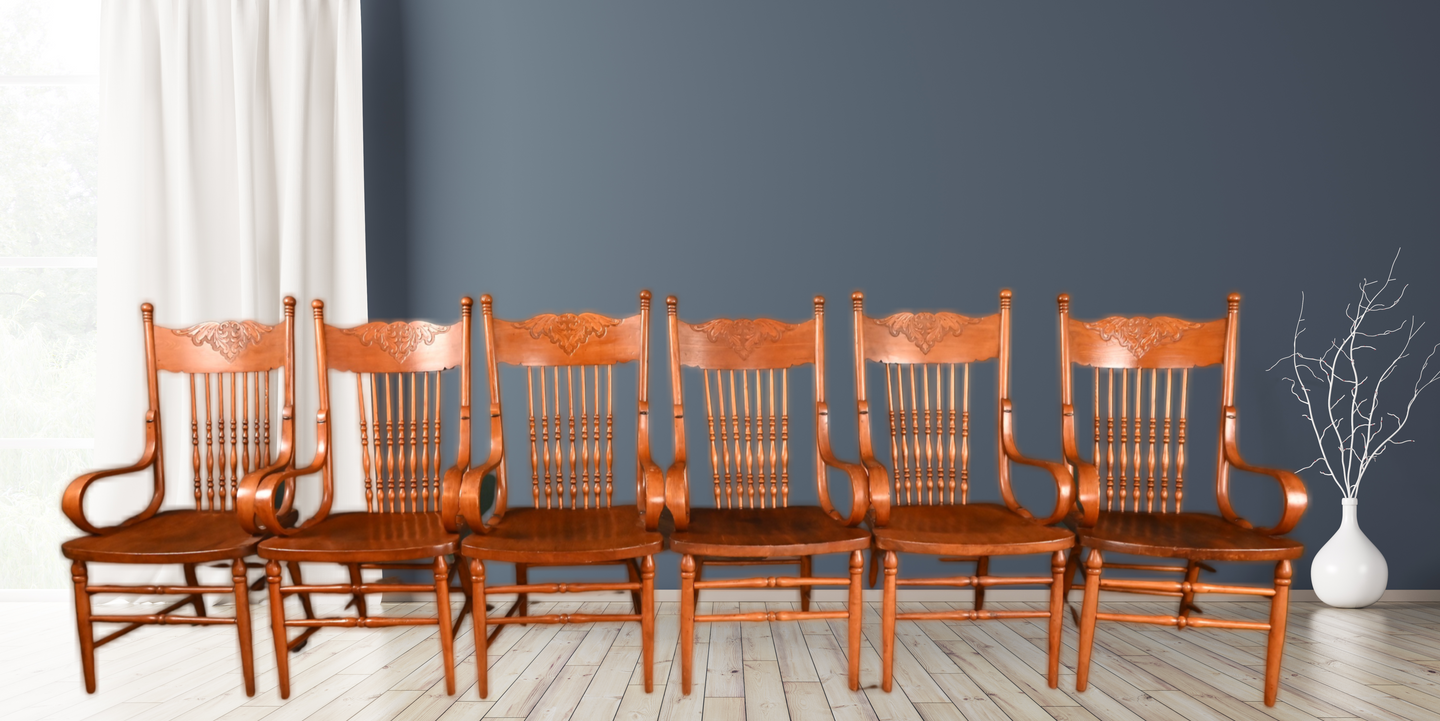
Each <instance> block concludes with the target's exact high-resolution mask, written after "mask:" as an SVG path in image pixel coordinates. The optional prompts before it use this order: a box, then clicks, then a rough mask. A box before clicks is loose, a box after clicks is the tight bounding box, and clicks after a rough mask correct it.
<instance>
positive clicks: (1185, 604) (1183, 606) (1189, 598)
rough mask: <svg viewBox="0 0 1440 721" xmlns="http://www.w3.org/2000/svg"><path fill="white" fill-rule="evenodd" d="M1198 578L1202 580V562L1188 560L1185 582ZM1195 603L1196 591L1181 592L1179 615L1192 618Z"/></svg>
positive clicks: (1192, 581) (1194, 580) (1191, 581)
mask: <svg viewBox="0 0 1440 721" xmlns="http://www.w3.org/2000/svg"><path fill="white" fill-rule="evenodd" d="M1198 580H1200V564H1199V563H1197V562H1195V561H1189V562H1187V565H1186V567H1185V582H1186V583H1191V584H1193V583H1195V582H1196V581H1198ZM1194 605H1195V592H1194V591H1185V592H1184V593H1182V594H1180V613H1179V616H1180V617H1181V618H1190V610H1191V608H1192V607H1194Z"/></svg>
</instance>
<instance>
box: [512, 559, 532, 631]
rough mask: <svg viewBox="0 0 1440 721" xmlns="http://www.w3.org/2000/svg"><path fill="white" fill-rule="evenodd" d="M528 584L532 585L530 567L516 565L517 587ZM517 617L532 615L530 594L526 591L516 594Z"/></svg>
mask: <svg viewBox="0 0 1440 721" xmlns="http://www.w3.org/2000/svg"><path fill="white" fill-rule="evenodd" d="M528 583H530V566H529V565H527V564H524V563H517V564H515V585H517V586H524V585H525V584H528ZM515 615H516V616H529V615H530V594H528V593H525V592H524V591H521V592H520V593H517V594H515ZM527 625H528V624H527Z"/></svg>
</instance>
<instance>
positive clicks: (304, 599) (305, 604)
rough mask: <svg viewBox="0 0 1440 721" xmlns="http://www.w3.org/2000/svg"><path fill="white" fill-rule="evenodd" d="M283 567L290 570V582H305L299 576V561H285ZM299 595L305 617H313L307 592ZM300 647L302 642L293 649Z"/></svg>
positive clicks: (299, 583)
mask: <svg viewBox="0 0 1440 721" xmlns="http://www.w3.org/2000/svg"><path fill="white" fill-rule="evenodd" d="M285 567H286V568H287V569H289V571H290V581H291V582H292V583H294V584H295V585H297V586H299V585H301V584H303V583H305V580H304V579H303V578H301V577H300V564H299V562H296V561H291V562H289V563H286V564H285ZM299 596H300V608H302V609H304V611H305V618H312V619H313V618H315V607H314V606H311V605H310V594H308V593H302V594H299ZM301 648H305V646H304V645H303V644H302V645H301V646H300V647H299V648H296V649H295V650H296V651H299V650H300V649H301Z"/></svg>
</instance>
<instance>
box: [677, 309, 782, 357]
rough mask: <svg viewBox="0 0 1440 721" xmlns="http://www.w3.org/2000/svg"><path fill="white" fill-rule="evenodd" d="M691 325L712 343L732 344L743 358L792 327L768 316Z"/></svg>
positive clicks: (776, 338) (778, 338)
mask: <svg viewBox="0 0 1440 721" xmlns="http://www.w3.org/2000/svg"><path fill="white" fill-rule="evenodd" d="M690 327H691V328H694V329H695V330H697V331H700V332H701V333H704V334H705V337H706V338H709V339H710V342H711V343H719V342H721V341H724V342H726V343H728V344H730V348H731V349H732V350H734V351H735V353H736V354H738V355H739V356H740V357H741V358H749V357H750V353H751V352H752V351H754V350H755V347H756V346H758V345H759V344H761V343H763V342H765V341H774V340H780V336H782V335H784V334H785V331H787V330H789V329H790V326H788V325H786V324H784V323H781V322H779V321H775V320H770V319H768V318H757V319H755V320H750V319H749V318H739V319H736V320H730V319H728V318H720V319H718V320H712V321H710V322H708V323H701V324H700V325H692V326H690Z"/></svg>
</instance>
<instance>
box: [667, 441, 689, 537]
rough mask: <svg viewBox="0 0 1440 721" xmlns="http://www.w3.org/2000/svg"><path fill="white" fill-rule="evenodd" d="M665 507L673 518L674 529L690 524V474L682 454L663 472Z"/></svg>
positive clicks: (684, 527)
mask: <svg viewBox="0 0 1440 721" xmlns="http://www.w3.org/2000/svg"><path fill="white" fill-rule="evenodd" d="M665 507H666V508H668V509H670V517H671V518H673V519H674V520H675V530H677V531H683V530H685V529H686V528H688V527H689V526H690V474H689V472H688V471H687V470H686V464H685V458H684V457H683V455H682V456H681V457H678V458H676V459H675V462H674V463H671V464H670V469H669V470H667V471H666V472H665Z"/></svg>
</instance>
